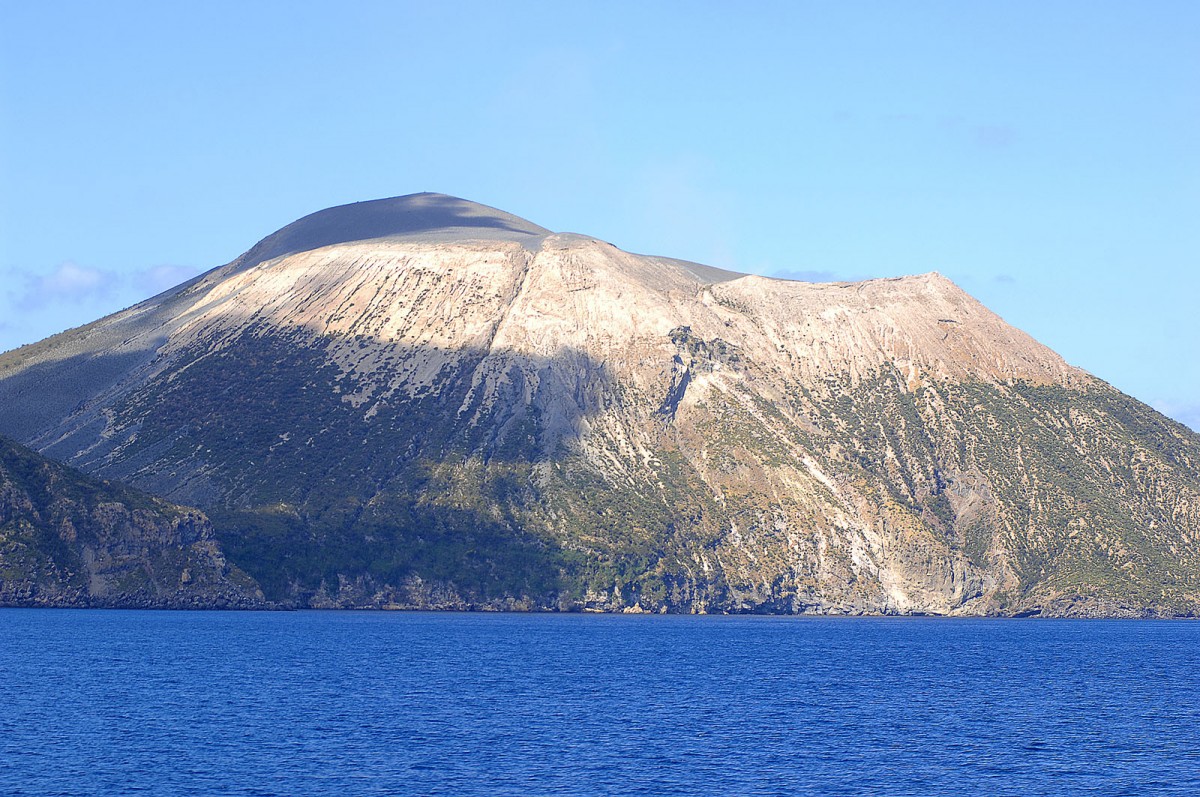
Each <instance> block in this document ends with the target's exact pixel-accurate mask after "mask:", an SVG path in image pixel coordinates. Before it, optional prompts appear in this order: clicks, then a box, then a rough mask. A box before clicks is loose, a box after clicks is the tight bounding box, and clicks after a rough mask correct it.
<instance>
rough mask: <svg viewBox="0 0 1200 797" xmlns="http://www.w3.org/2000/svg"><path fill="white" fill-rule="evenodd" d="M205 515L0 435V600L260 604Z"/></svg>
mask: <svg viewBox="0 0 1200 797" xmlns="http://www.w3.org/2000/svg"><path fill="white" fill-rule="evenodd" d="M263 605H265V602H264V600H263V597H262V594H261V592H259V590H258V589H257V588H256V587H255V586H254V584H253V582H252V581H251V580H250V578H249V577H248V576H246V574H245V573H243V572H241V571H240V570H238V569H237V568H235V567H231V566H230V565H229V564H228V563H227V562H226V561H225V558H224V556H223V555H222V553H221V550H220V548H219V546H218V545H217V543H216V541H215V539H214V538H213V532H212V527H211V526H210V525H209V523H208V520H207V518H205V517H204V516H203V515H202V514H200V513H199V512H196V511H195V510H189V509H184V508H182V507H177V506H173V505H171V504H168V503H166V502H165V501H160V500H157V499H154V498H151V497H150V496H147V495H144V494H141V493H138V492H136V491H134V490H130V489H128V488H125V487H121V486H119V485H113V484H107V483H102V482H98V481H96V480H94V479H90V478H87V477H85V476H83V475H82V474H80V473H76V472H74V471H72V470H71V469H69V468H65V467H63V466H62V465H59V464H58V463H55V462H52V461H50V460H48V459H46V458H45V457H41V456H39V455H37V454H35V453H34V452H32V451H29V450H28V449H25V448H22V447H21V446H18V445H16V444H14V443H12V442H10V441H8V440H4V439H2V438H0V606H119V607H164V606H165V607H175V608H198V607H212V606H228V607H243V608H249V607H257V606H263Z"/></svg>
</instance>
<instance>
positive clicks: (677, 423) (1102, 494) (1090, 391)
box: [0, 194, 1200, 615]
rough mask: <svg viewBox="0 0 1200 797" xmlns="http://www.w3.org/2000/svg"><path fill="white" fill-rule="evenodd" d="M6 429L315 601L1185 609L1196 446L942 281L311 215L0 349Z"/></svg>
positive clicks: (427, 207) (272, 590) (425, 222)
mask: <svg viewBox="0 0 1200 797" xmlns="http://www.w3.org/2000/svg"><path fill="white" fill-rule="evenodd" d="M0 407H3V412H2V413H0V433H3V434H7V435H9V436H11V437H14V438H16V439H18V440H20V441H21V442H23V443H24V444H26V445H29V446H31V447H33V448H35V449H37V450H39V451H41V452H42V453H44V454H46V455H48V456H50V457H54V458H56V459H59V460H61V461H63V462H66V463H69V464H70V465H73V466H74V467H77V468H80V469H82V470H84V471H87V472H89V473H91V474H95V475H97V476H101V477H103V478H106V479H114V480H122V481H126V482H129V483H130V484H132V485H134V486H136V487H138V488H140V489H143V490H146V491H149V492H152V493H155V494H158V495H160V496H163V497H164V498H166V499H169V500H170V501H172V502H176V503H180V504H190V505H194V506H197V507H200V508H201V509H203V510H204V511H205V512H206V513H207V514H208V515H209V517H211V518H212V521H213V524H214V528H215V530H216V534H217V537H218V538H219V540H220V542H221V544H222V546H223V547H224V551H225V553H226V555H227V556H228V557H229V559H230V560H231V561H232V562H234V563H236V564H237V565H238V566H240V567H241V568H243V569H244V570H245V571H247V572H248V573H250V574H251V575H252V576H254V578H256V579H257V580H258V583H259V584H260V585H261V586H262V589H263V590H264V592H265V593H266V595H267V597H268V598H271V599H273V600H276V601H280V602H284V603H290V604H293V605H306V606H338V607H351V606H369V607H380V606H400V607H435V608H437V607H441V608H477V607H487V608H531V609H600V610H624V611H688V612H705V611H707V612H714V611H754V612H787V613H791V612H840V613H862V612H880V613H914V612H923V613H939V614H1022V613H1043V614H1093V615H1094V614H1110V615H1111V614H1119V615H1147V614H1194V613H1196V611H1197V607H1198V606H1200V603H1198V601H1200V436H1197V435H1196V434H1194V433H1193V432H1191V431H1190V430H1188V429H1186V428H1185V427H1183V426H1181V425H1179V424H1177V423H1174V422H1172V421H1170V420H1168V419H1166V418H1164V417H1163V416H1161V415H1159V414H1158V413H1156V412H1154V411H1153V410H1151V409H1150V408H1148V407H1146V406H1145V405H1143V404H1140V403H1139V402H1137V401H1135V400H1133V399H1131V398H1130V397H1128V396H1125V395H1123V394H1121V393H1120V392H1118V391H1117V390H1115V389H1114V388H1112V387H1111V386H1109V385H1107V384H1105V383H1104V382H1102V381H1100V380H1098V379H1096V378H1095V377H1092V376H1090V375H1089V374H1087V373H1085V372H1083V371H1081V370H1079V369H1077V368H1073V367H1071V366H1070V365H1068V364H1066V363H1065V362H1063V360H1062V359H1061V358H1060V357H1058V356H1057V355H1056V354H1055V353H1054V352H1052V351H1050V350H1049V349H1047V348H1046V347H1044V346H1042V345H1040V344H1039V343H1037V342H1036V341H1034V340H1033V339H1031V338H1030V337H1029V336H1028V335H1025V334H1024V333H1022V332H1021V331H1019V330H1017V329H1014V328H1013V327H1011V326H1009V325H1007V324H1005V323H1004V322H1003V321H1002V320H1001V319H1000V318H999V317H997V316H996V315H995V314H993V313H991V312H990V311H988V310H987V309H986V308H985V307H983V306H982V305H981V304H980V303H979V302H977V301H975V300H974V299H972V298H971V297H970V296H968V295H967V294H966V293H964V292H963V291H962V290H960V289H959V288H957V287H956V286H955V285H954V284H953V283H951V282H950V281H949V280H947V279H945V278H944V277H941V276H939V275H938V274H925V275H920V276H911V277H902V278H897V279H881V280H869V281H865V282H857V283H825V284H810V283H802V282H791V281H786V280H778V279H768V278H764V277H759V276H752V275H743V274H736V273H731V272H727V271H721V270H718V269H713V268H709V267H706V266H701V265H697V264H694V263H688V262H684V261H679V260H672V259H669V258H663V257H649V256H642V255H634V254H630V253H627V252H624V251H621V250H620V249H617V248H616V247H614V246H612V245H611V244H608V243H605V242H603V241H600V240H597V239H595V238H591V237H587V236H582V235H574V234H560V233H552V232H550V231H548V230H546V229H543V228H541V227H538V226H537V225H535V224H532V223H530V222H527V221H524V220H523V219H519V218H517V217H515V216H512V215H509V214H507V213H503V212H501V211H498V210H495V209H493V208H488V207H484V206H482V205H477V204H474V203H471V202H467V201H464V200H461V199H456V198H453V197H448V196H444V195H439V194H416V195H412V196H406V197H399V198H394V199H386V200H379V201H375V202H363V203H358V204H354V205H347V206H343V207H337V208H332V209H329V210H325V211H321V212H319V213H315V214H313V215H311V216H308V217H305V218H303V219H301V220H299V221H297V222H295V223H293V224H291V225H289V226H287V227H284V228H283V229H282V230H280V231H278V232H276V233H274V234H273V235H270V236H268V237H267V238H266V239H264V240H263V241H261V242H260V243H258V244H257V245H255V246H254V247H253V248H251V249H250V250H249V251H248V252H247V253H246V254H245V255H242V256H241V257H239V258H238V259H236V260H234V261H233V262H232V263H230V264H228V265H226V266H222V267H220V268H216V269H214V270H212V271H210V272H208V273H206V274H204V275H202V276H201V277H198V278H196V279H194V280H192V281H190V282H187V283H185V284H183V285H180V286H178V287H177V288H174V289H172V290H170V291H167V292H166V293H163V294H161V295H159V296H156V297H154V298H152V299H149V300H147V301H145V302H143V303H141V304H139V305H136V306H135V307H132V308H130V309H128V310H125V311H123V312H120V313H117V314H115V315H112V316H109V317H107V318H104V319H101V320H99V321H96V322H95V323H93V324H90V325H88V326H85V327H81V328H79V329H74V330H70V331H68V332H64V333H62V334H60V335H57V336H54V337H52V338H49V339H47V340H45V341H42V342H40V343H37V344H33V345H31V346H26V347H24V348H22V349H18V350H15V351H13V352H9V353H8V354H5V355H3V356H0Z"/></svg>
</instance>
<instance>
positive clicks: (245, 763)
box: [0, 609, 1200, 795]
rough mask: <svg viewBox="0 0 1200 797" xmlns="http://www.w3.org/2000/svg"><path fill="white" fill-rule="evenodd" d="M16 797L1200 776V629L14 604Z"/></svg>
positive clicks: (9, 643)
mask: <svg viewBox="0 0 1200 797" xmlns="http://www.w3.org/2000/svg"><path fill="white" fill-rule="evenodd" d="M0 794H4V795H53V794H62V795H89V794H105V795H108V794H113V795H116V794H154V795H157V794H162V795H221V794H229V795H318V794H320V795H326V794H331V795H332V794H336V795H343V794H344V795H376V794H379V795H382V794H401V795H402V794H421V795H425V794H429V795H437V794H444V795H475V794H506V795H509V794H511V795H547V794H597V795H632V794H639V795H640V794H645V795H672V794H679V795H709V794H711V795H752V794H771V795H774V794H797V795H805V794H813V795H963V794H979V795H1010V794H1011V795H1035V794H1046V795H1050V794H1054V795H1076V794H1079V795H1083V794H1087V795H1100V794H1102V795H1155V794H1163V795H1166V794H1170V795H1197V794H1200V624H1197V623H1189V622H1156V621H1096V620H1091V621H1087V620H1080V621H1070V620H938V619H895V618H881V619H864V618H854V619H825V618H773V617H670V616H668V617H630V616H596V615H520V614H431V613H368V612H289V613H259V612H245V613H239V612H143V611H99V610H98V611H86V610H17V609H6V610H0Z"/></svg>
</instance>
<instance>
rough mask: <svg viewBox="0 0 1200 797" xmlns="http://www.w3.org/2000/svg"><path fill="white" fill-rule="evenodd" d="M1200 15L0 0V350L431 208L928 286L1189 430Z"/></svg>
mask: <svg viewBox="0 0 1200 797" xmlns="http://www.w3.org/2000/svg"><path fill="white" fill-rule="evenodd" d="M1197 42H1200V3H1195V2H1191V1H1190V0H1179V1H1178V2H1152V1H1151V2H1138V3H1131V2H1104V1H1103V0H1088V1H1087V2H1066V1H1056V0H1048V1H1041V2H1022V1H1020V0H1012V1H1009V2H998V1H997V2H982V1H981V2H971V3H964V2H896V1H892V2H846V3H841V2H836V3H835V2H812V3H807V2H785V3H767V2H763V3H750V4H744V7H742V8H738V9H737V10H734V8H733V4H728V3H702V2H686V3H685V2H677V3H653V2H639V3H622V2H606V3H603V4H601V3H596V4H583V3H561V2H560V3H522V2H508V3H502V4H501V3H457V4H456V3H444V4H441V3H438V4H434V3H399V2H378V3H376V2H353V1H350V2H341V3H336V4H335V3H332V2H330V3H304V2H289V3H270V2H236V3H225V2H205V3H191V4H175V3H157V2H145V3H122V2H104V3H90V2H89V3H62V2H40V3H31V2H19V1H18V0H0V350H2V349H7V348H11V347H14V346H17V345H20V344H23V343H27V342H31V341H34V340H37V339H40V338H42V337H44V336H46V335H49V334H52V333H54V332H57V331H60V330H61V329H64V328H67V327H70V326H75V325H78V324H81V323H85V322H87V321H90V320H92V319H94V318H96V317H98V316H100V315H102V314H104V313H107V312H111V311H114V310H117V309H120V308H121V307H124V306H126V305H129V304H131V303H133V302H135V301H137V300H139V299H141V298H144V297H145V296H148V295H151V294H152V293H154V292H157V291H158V290H161V289H163V288H165V287H168V286H170V285H172V284H174V283H176V282H178V281H179V280H181V279H183V278H185V277H187V276H190V275H192V274H196V273H199V272H200V271H203V270H206V269H208V268H211V267H213V266H217V265H220V264H223V263H225V262H227V261H229V260H230V259H232V258H233V257H235V256H236V255H238V254H239V253H240V252H242V251H243V250H245V249H247V248H249V247H250V246H251V245H252V244H253V243H254V242H255V241H256V240H258V239H259V238H261V237H263V236H264V235H266V234H267V233H269V232H271V231H272V230H274V229H276V228H278V227H280V226H282V225H284V224H286V223H288V222H289V221H292V220H294V219H295V218H297V217H299V216H302V215H305V214H307V213H310V212H312V211H314V210H318V209H320V208H323V207H328V206H331V205H337V204H342V203H346V202H352V201H357V200H363V199H373V198H378V197H385V196H395V195H399V194H407V193H413V192H416V191H441V192H445V193H450V194H455V195H458V196H462V197H466V198H468V199H473V200H476V201H479V202H483V203H486V204H489V205H494V206H496V207H500V208H503V209H504V210H507V211H510V212H512V213H516V214H517V215H520V216H524V217H526V218H528V219H530V220H532V221H535V222H537V223H538V224H541V225H543V226H546V227H550V228H552V229H555V230H562V231H575V232H583V233H587V234H591V235H595V236H597V237H600V238H603V239H605V240H608V241H611V242H613V243H614V244H616V245H618V246H620V247H622V248H624V249H627V250H630V251H635V252H644V253H653V254H665V255H671V256H674V257H681V258H687V259H691V260H697V261H700V262H704V263H710V264H713V265H718V266H724V267H727V268H733V269H737V270H742V271H753V272H757V273H762V274H775V275H783V276H792V277H798V278H816V279H833V278H845V279H851V278H863V277H875V276H894V275H899V274H910V273H920V272H925V271H933V270H936V271H940V272H942V273H944V274H946V275H947V276H949V277H950V278H952V279H954V280H955V281H956V282H958V283H959V284H960V285H961V286H962V287H963V288H965V289H966V290H968V291H970V292H971V293H972V294H974V295H975V296H976V297H978V298H979V299H980V300H982V301H983V302H984V303H985V304H986V305H988V306H989V307H990V308H991V309H993V310H995V311H996V312H998V313H999V314H1000V315H1001V316H1003V317H1004V318H1005V319H1006V320H1008V321H1009V322H1011V323H1013V324H1015V325H1016V326H1018V327H1020V328H1022V329H1024V330H1025V331H1027V332H1029V333H1031V334H1032V335H1034V336H1035V337H1037V338H1038V339H1039V340H1041V341H1042V342H1044V343H1046V344H1047V345H1049V346H1051V347H1052V348H1054V349H1055V350H1057V351H1058V352H1059V353H1061V354H1062V355H1063V356H1064V357H1066V359H1067V360H1068V361H1070V362H1071V363H1073V364H1075V365H1079V366H1081V367H1083V368H1086V369H1087V370H1089V371H1091V372H1092V373H1094V374H1096V375H1097V376H1099V377H1101V378H1103V379H1106V380H1108V381H1109V382H1111V383H1113V384H1114V385H1116V386H1117V387H1118V388H1120V389H1122V390H1124V391H1126V392H1128V393H1130V394H1132V395H1134V396H1136V397H1138V398H1140V399H1142V400H1143V401H1146V402H1148V403H1151V404H1152V405H1154V406H1156V407H1158V408H1159V409H1161V410H1163V411H1164V412H1166V413H1167V414H1170V415H1172V416H1173V417H1175V418H1177V419H1179V420H1182V421H1184V422H1186V423H1189V424H1190V425H1191V426H1192V427H1193V428H1196V429H1200V365H1198V362H1200V357H1198V355H1200V350H1198V349H1200V347H1198V346H1197V341H1200V313H1198V312H1196V305H1197V296H1198V293H1200V277H1198V276H1197V266H1200V143H1198V142H1200V47H1197V46H1196V43H1197Z"/></svg>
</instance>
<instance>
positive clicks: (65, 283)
mask: <svg viewBox="0 0 1200 797" xmlns="http://www.w3.org/2000/svg"><path fill="white" fill-rule="evenodd" d="M18 273H20V272H18ZM24 276H25V289H24V291H23V292H22V293H20V294H19V295H18V296H17V302H18V304H20V305H24V306H30V307H42V306H44V305H46V304H51V303H57V302H62V301H70V302H78V301H84V300H90V299H96V298H101V297H104V296H108V295H109V294H111V293H112V292H113V290H114V289H116V288H117V287H118V284H119V282H120V276H119V275H117V274H115V273H113V272H111V271H104V270H102V269H98V268H88V267H87V266H81V265H79V264H78V263H72V262H70V261H68V262H66V263H60V264H59V265H58V267H57V268H55V269H54V271H52V272H50V273H49V274H30V273H28V272H25V273H24Z"/></svg>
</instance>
